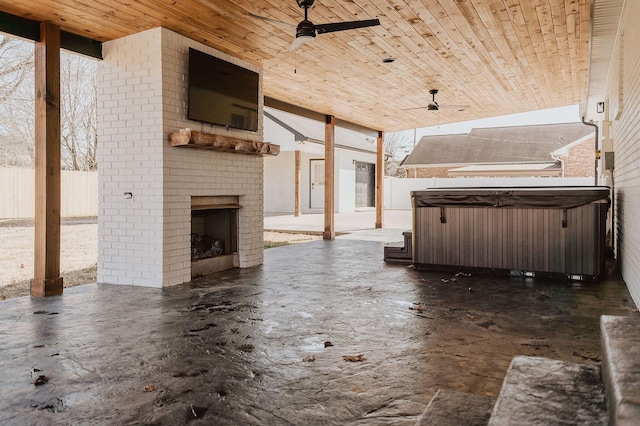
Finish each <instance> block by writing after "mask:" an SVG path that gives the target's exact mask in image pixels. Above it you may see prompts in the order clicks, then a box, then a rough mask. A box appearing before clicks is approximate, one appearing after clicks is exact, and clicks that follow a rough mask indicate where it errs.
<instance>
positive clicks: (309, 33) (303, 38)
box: [248, 0, 380, 52]
mask: <svg viewBox="0 0 640 426" xmlns="http://www.w3.org/2000/svg"><path fill="white" fill-rule="evenodd" d="M296 3H298V6H300V7H301V8H302V9H304V19H303V20H302V21H300V23H299V24H298V25H297V26H295V27H296V38H295V39H294V40H293V43H292V44H291V47H289V51H290V52H295V51H296V50H298V49H300V47H302V45H303V44H305V43H306V42H308V41H310V40H313V39H314V38H315V37H316V34H324V33H332V32H336V31H344V30H353V29H356V28H365V27H372V26H375V25H380V20H379V19H366V20H363V21H347V22H333V23H328V24H314V23H313V22H311V21H309V19H308V16H307V13H308V11H309V9H311V8H312V7H313V4H314V3H315V0H296ZM248 15H249V16H252V17H254V18H258V19H262V20H265V21H269V22H275V23H278V24H284V25H288V26H290V27H293V26H294V25H292V24H288V23H286V22H282V21H278V20H276V19H271V18H267V17H265V16H260V15H255V14H253V13H248Z"/></svg>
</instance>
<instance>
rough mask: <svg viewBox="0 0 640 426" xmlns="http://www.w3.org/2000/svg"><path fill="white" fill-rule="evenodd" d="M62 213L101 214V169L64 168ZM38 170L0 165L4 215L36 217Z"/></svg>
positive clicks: (0, 216)
mask: <svg viewBox="0 0 640 426" xmlns="http://www.w3.org/2000/svg"><path fill="white" fill-rule="evenodd" d="M61 187H62V194H61V195H62V200H61V209H62V217H81V216H97V215H98V172H95V171H94V172H77V171H69V170H63V171H62V173H61ZM34 205H35V170H34V169H25V168H18V167H0V219H23V218H32V217H34V215H35V213H34Z"/></svg>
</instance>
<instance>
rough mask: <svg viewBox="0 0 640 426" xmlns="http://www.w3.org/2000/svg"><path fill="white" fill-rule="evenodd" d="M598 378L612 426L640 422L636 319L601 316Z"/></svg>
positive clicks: (639, 348) (638, 328) (639, 333)
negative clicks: (600, 364)
mask: <svg viewBox="0 0 640 426" xmlns="http://www.w3.org/2000/svg"><path fill="white" fill-rule="evenodd" d="M600 332H601V339H602V343H601V346H602V378H603V380H604V386H605V390H606V395H607V409H608V412H609V420H610V424H612V425H617V426H620V425H624V426H626V425H638V424H640V319H639V318H638V317H617V316H609V315H603V316H602V317H601V318H600Z"/></svg>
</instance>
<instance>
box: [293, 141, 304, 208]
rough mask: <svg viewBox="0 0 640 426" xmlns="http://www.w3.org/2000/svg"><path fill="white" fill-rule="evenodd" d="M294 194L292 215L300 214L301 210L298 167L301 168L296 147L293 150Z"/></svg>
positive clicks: (298, 151)
mask: <svg viewBox="0 0 640 426" xmlns="http://www.w3.org/2000/svg"><path fill="white" fill-rule="evenodd" d="M295 156H296V159H295V174H296V177H295V189H294V191H295V194H294V196H293V197H294V212H293V215H294V216H300V213H301V212H302V208H301V204H300V198H301V193H302V189H301V186H300V176H301V172H300V168H301V164H300V163H301V160H300V150H299V149H296V151H295Z"/></svg>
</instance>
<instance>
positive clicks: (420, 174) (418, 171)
mask: <svg viewBox="0 0 640 426" xmlns="http://www.w3.org/2000/svg"><path fill="white" fill-rule="evenodd" d="M456 167H460V166H444V167H442V166H440V167H416V168H413V167H407V168H406V170H407V176H406V177H407V178H432V177H435V178H448V177H451V176H449V170H450V169H454V168H456Z"/></svg>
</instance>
